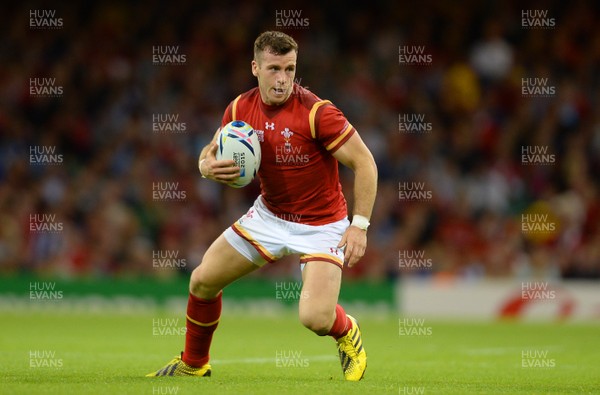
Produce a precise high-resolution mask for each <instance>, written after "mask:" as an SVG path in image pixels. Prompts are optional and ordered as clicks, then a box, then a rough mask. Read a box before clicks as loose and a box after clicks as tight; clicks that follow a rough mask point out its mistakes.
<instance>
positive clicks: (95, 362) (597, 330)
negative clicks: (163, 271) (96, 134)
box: [0, 305, 600, 395]
mask: <svg viewBox="0 0 600 395" xmlns="http://www.w3.org/2000/svg"><path fill="white" fill-rule="evenodd" d="M357 316H358V317H357V318H358V319H359V321H360V323H361V328H362V330H363V340H364V345H365V347H366V350H367V353H368V369H367V372H366V375H365V378H364V379H363V380H362V381H361V382H358V383H351V382H345V381H344V380H343V377H342V373H341V368H340V366H339V362H338V360H337V355H336V348H335V343H334V342H333V340H332V339H330V338H320V337H318V336H316V335H313V334H312V333H310V332H309V331H308V330H306V329H304V328H303V327H302V326H301V325H300V323H299V322H298V320H297V318H296V316H295V315H294V314H292V313H286V314H284V315H283V316H279V317H269V316H265V317H257V316H249V315H239V314H237V313H236V314H235V315H234V314H228V313H227V305H225V311H224V314H223V317H222V321H221V324H220V327H219V329H218V330H217V332H216V334H215V338H214V342H213V347H212V351H211V358H212V361H211V364H212V367H213V376H212V377H210V378H202V379H197V378H186V377H181V378H180V377H175V378H173V377H165V378H146V377H144V375H145V374H146V373H149V372H151V371H154V370H157V369H158V368H159V367H161V366H162V365H164V364H165V363H166V362H167V361H169V360H170V359H171V358H172V357H173V356H175V355H176V354H177V353H178V352H179V351H180V350H181V349H182V346H183V337H184V335H183V331H182V328H183V326H184V320H183V317H179V316H173V315H172V314H168V313H164V312H163V313H154V314H152V313H140V314H137V315H131V314H123V313H118V314H108V313H49V312H44V313H39V312H35V313H33V312H28V313H17V312H2V313H0V322H1V330H0V331H1V334H2V336H0V350H1V353H0V363H1V366H2V369H1V373H0V376H1V378H0V393H1V394H148V395H153V394H178V395H181V394H198V393H203V394H236V395H238V394H277V395H281V394H405V395H409V394H436V393H443V394H570V393H572V394H587V393H590V394H591V393H600V346H599V341H600V336H599V335H600V326H598V325H593V324H532V323H529V324H526V323H442V322H433V321H432V322H430V321H427V320H425V321H421V320H412V321H411V320H402V321H400V322H399V319H398V317H389V318H381V317H369V316H360V315H357Z"/></svg>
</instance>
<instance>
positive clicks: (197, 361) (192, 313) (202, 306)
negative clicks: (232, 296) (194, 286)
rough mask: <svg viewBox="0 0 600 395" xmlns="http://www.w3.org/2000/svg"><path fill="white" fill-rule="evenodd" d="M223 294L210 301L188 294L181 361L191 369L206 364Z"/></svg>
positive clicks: (219, 314)
mask: <svg viewBox="0 0 600 395" xmlns="http://www.w3.org/2000/svg"><path fill="white" fill-rule="evenodd" d="M222 295H223V293H222V292H221V293H219V295H218V296H217V297H216V298H214V299H211V300H205V299H200V298H198V297H196V296H194V295H192V294H191V293H190V297H189V299H188V305H187V319H186V323H185V326H186V328H187V331H186V333H185V349H184V351H183V355H182V356H181V359H182V360H183V362H185V363H187V364H188V365H190V366H192V367H196V368H199V367H202V366H203V365H205V364H206V363H208V359H209V355H208V350H209V349H210V343H211V341H212V336H213V333H214V331H215V329H217V326H218V325H219V318H220V317H221V305H222V298H221V296H222Z"/></svg>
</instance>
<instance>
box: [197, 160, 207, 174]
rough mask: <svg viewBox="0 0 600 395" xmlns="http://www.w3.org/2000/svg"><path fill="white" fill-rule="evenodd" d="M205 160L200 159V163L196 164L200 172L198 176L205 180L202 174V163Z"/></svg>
mask: <svg viewBox="0 0 600 395" xmlns="http://www.w3.org/2000/svg"><path fill="white" fill-rule="evenodd" d="M205 160H206V159H202V160H201V161H200V163H198V170H200V175H201V176H202V178H206V176H205V175H204V174H202V162H204V161H205Z"/></svg>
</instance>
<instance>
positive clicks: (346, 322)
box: [327, 304, 352, 340]
mask: <svg viewBox="0 0 600 395" xmlns="http://www.w3.org/2000/svg"><path fill="white" fill-rule="evenodd" d="M350 329H352V321H350V318H348V316H347V315H346V312H345V311H344V308H343V307H342V306H340V305H339V304H338V305H336V306H335V321H334V322H333V326H332V327H331V330H329V333H328V334H327V335H328V336H332V337H333V338H334V339H335V340H337V339H339V338H340V337H343V336H346V334H347V333H348V331H349V330H350Z"/></svg>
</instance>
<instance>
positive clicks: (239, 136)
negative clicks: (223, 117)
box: [216, 121, 261, 188]
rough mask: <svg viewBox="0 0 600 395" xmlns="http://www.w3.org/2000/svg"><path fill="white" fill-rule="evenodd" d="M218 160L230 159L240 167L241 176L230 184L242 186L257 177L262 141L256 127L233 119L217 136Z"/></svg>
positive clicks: (235, 186) (236, 186)
mask: <svg viewBox="0 0 600 395" xmlns="http://www.w3.org/2000/svg"><path fill="white" fill-rule="evenodd" d="M216 157H217V159H218V160H221V159H230V160H233V161H235V165H236V166H238V167H239V168H240V176H239V177H238V178H237V179H236V180H235V182H233V183H231V184H229V185H230V186H232V187H234V188H242V187H245V186H246V185H248V184H250V182H251V181H252V180H253V179H254V177H256V173H258V169H259V167H260V159H261V151H260V142H259V141H258V136H257V134H256V131H254V128H253V127H252V126H250V125H249V124H248V123H246V122H244V121H232V122H229V123H228V124H227V125H225V126H223V127H222V128H221V131H220V132H219V135H218V136H217V154H216Z"/></svg>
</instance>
